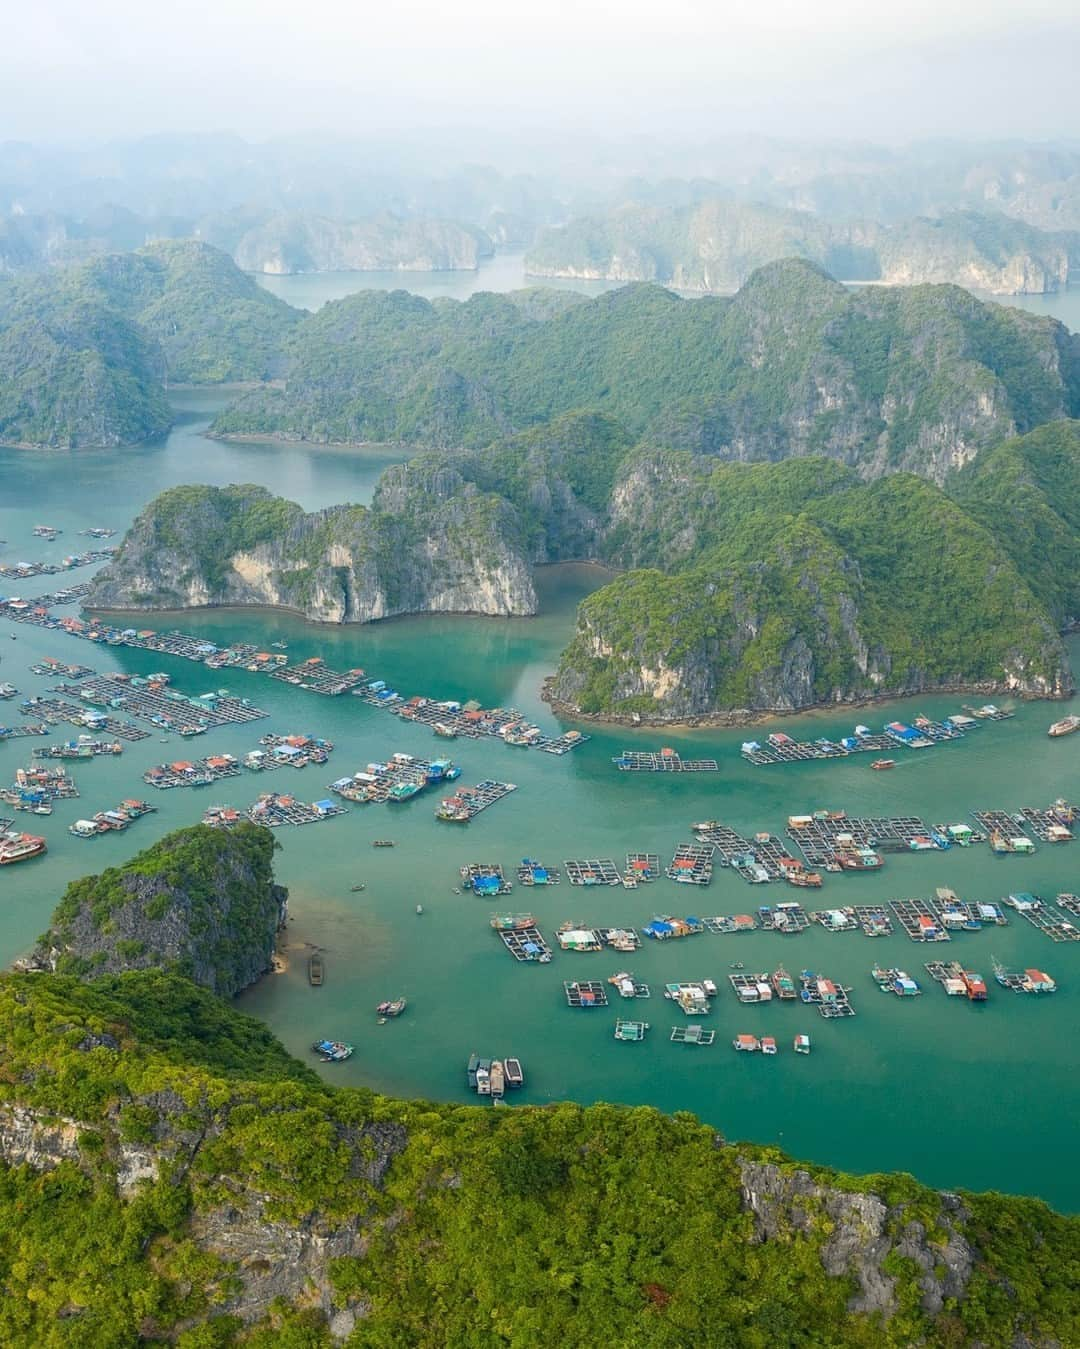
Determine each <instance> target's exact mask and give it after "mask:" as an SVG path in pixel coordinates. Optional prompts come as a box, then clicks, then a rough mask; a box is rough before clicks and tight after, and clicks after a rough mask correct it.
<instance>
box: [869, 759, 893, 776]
mask: <svg viewBox="0 0 1080 1349" xmlns="http://www.w3.org/2000/svg"><path fill="white" fill-rule="evenodd" d="M870 767H871V768H873V769H876V770H877V772H879V773H880V772H882V771H883V770H884V769H886V768H895V767H896V760H895V759H875V760H874V762H873V763H872V764H871V765H870Z"/></svg>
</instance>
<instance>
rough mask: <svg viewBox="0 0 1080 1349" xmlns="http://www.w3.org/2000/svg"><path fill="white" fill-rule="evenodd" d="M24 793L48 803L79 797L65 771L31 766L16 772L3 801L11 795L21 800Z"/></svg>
mask: <svg viewBox="0 0 1080 1349" xmlns="http://www.w3.org/2000/svg"><path fill="white" fill-rule="evenodd" d="M26 793H29V794H31V795H33V796H43V797H45V798H47V799H48V800H49V801H72V800H74V799H75V798H76V797H77V796H78V795H79V789H78V787H76V785H75V782H74V780H73V779H72V778H71V777H70V776H69V774H68V772H67V770H66V769H64V768H42V767H41V766H40V765H38V764H33V765H31V766H30V767H29V768H19V769H17V770H16V772H15V783H14V785H13V786H12V787H11V789H10V791H9V792H5V793H4V795H3V799H4V800H8V798H9V796H11V795H14V796H16V797H19V798H21V797H22V796H23V795H24V794H26ZM12 804H14V802H13V803H12Z"/></svg>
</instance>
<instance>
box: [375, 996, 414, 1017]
mask: <svg viewBox="0 0 1080 1349" xmlns="http://www.w3.org/2000/svg"><path fill="white" fill-rule="evenodd" d="M407 1005H408V1004H407V1003H406V1001H405V999H404V998H394V999H393V1000H392V1001H387V1002H380V1003H379V1005H378V1007H376V1008H375V1012H376V1015H378V1016H384V1017H385V1016H400V1015H401V1014H402V1012H403V1011H404V1010H405V1008H406V1006H407Z"/></svg>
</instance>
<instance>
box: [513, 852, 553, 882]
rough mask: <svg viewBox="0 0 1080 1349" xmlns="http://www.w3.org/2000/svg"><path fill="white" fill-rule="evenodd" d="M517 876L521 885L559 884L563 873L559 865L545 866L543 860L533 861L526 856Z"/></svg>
mask: <svg viewBox="0 0 1080 1349" xmlns="http://www.w3.org/2000/svg"><path fill="white" fill-rule="evenodd" d="M517 878H518V884H519V885H533V886H536V885H558V884H559V882H560V881H561V880H562V873H561V872H560V871H559V869H558V867H549V866H544V865H543V863H541V862H533V861H532V860H531V859H530V858H528V857H525V858H522V862H521V866H519V867H518V869H517Z"/></svg>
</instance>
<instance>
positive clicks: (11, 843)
mask: <svg viewBox="0 0 1080 1349" xmlns="http://www.w3.org/2000/svg"><path fill="white" fill-rule="evenodd" d="M46 851H47V848H46V845H45V840H44V839H43V838H39V837H38V835H37V834H21V833H18V832H12V833H5V834H0V867H3V866H9V865H11V864H12V863H15V862H28V861H29V860H30V858H31V857H40V856H41V854H42V853H44V852H46Z"/></svg>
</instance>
